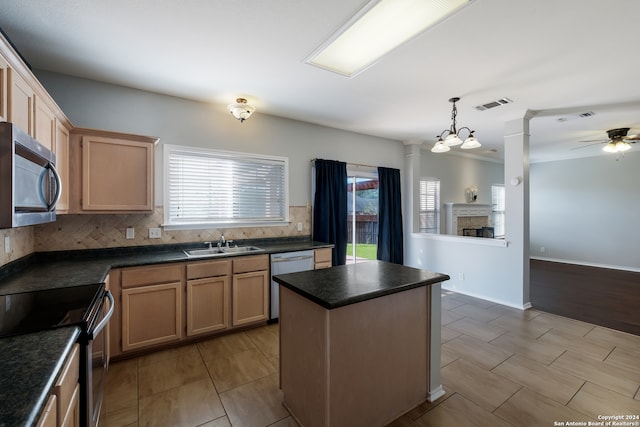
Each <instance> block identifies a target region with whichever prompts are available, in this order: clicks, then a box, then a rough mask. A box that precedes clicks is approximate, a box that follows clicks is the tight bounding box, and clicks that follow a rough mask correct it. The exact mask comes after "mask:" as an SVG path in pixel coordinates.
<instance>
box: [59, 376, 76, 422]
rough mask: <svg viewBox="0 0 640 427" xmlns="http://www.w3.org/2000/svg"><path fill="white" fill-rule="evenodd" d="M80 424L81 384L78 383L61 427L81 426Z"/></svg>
mask: <svg viewBox="0 0 640 427" xmlns="http://www.w3.org/2000/svg"><path fill="white" fill-rule="evenodd" d="M80 425H81V424H80V384H76V388H74V389H73V394H72V395H71V401H70V402H69V407H68V408H67V413H66V414H65V415H64V417H63V418H62V424H60V426H59V427H80Z"/></svg>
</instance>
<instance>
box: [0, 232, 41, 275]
mask: <svg viewBox="0 0 640 427" xmlns="http://www.w3.org/2000/svg"><path fill="white" fill-rule="evenodd" d="M5 237H9V246H10V252H9V253H6V252H5ZM0 245H1V246H0V266H2V265H5V264H7V263H9V262H11V261H15V260H17V259H19V258H22V257H23V256H26V255H29V254H30V253H32V252H34V247H35V239H34V227H20V228H6V229H2V230H0Z"/></svg>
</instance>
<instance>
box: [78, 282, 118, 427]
mask: <svg viewBox="0 0 640 427" xmlns="http://www.w3.org/2000/svg"><path fill="white" fill-rule="evenodd" d="M107 299H108V300H109V303H108V304H107V303H106V302H105V301H106V300H107ZM114 307H115V306H114V300H113V295H111V292H109V291H108V290H107V291H104V298H103V299H102V307H101V308H100V316H98V318H97V319H96V324H95V326H94V327H93V328H91V329H90V330H89V331H88V334H87V336H88V340H87V348H86V352H87V353H86V361H87V365H86V373H85V374H86V385H85V387H86V389H85V393H86V394H85V398H86V400H85V402H86V419H87V424H86V425H87V426H89V427H96V426H98V424H99V421H100V413H101V409H102V400H103V397H104V390H105V382H106V379H107V378H106V377H107V368H108V366H109V341H108V339H109V333H108V328H107V325H108V322H109V319H110V318H111V316H112V315H113V311H114Z"/></svg>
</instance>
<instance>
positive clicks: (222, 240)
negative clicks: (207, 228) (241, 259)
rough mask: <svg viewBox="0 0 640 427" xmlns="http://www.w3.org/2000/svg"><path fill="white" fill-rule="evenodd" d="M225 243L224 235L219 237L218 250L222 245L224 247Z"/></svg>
mask: <svg viewBox="0 0 640 427" xmlns="http://www.w3.org/2000/svg"><path fill="white" fill-rule="evenodd" d="M225 243H226V240H224V234H221V235H220V240H218V248H221V247H222V245H224V244H225Z"/></svg>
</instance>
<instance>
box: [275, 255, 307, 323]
mask: <svg viewBox="0 0 640 427" xmlns="http://www.w3.org/2000/svg"><path fill="white" fill-rule="evenodd" d="M307 270H313V250H308V251H295V252H283V253H280V254H273V255H271V276H277V275H278V274H286V273H296V272H298V271H307ZM278 286H279V285H278V284H277V283H276V282H274V281H273V279H272V280H271V310H270V314H269V320H274V319H277V318H278V317H279V315H280V303H279V292H278Z"/></svg>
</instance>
